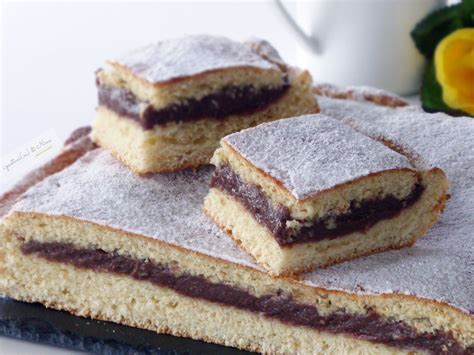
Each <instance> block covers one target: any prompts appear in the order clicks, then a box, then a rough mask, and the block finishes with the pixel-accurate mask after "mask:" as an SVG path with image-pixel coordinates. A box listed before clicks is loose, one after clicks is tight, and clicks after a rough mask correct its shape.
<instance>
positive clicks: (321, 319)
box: [21, 240, 474, 354]
mask: <svg viewBox="0 0 474 355" xmlns="http://www.w3.org/2000/svg"><path fill="white" fill-rule="evenodd" d="M21 251H22V253H23V254H25V255H35V256H37V257H40V258H44V259H46V260H48V261H51V262H59V263H65V264H70V265H73V266H75V267H78V268H83V269H91V270H96V271H99V272H109V273H114V274H119V275H125V276H129V277H131V278H132V279H135V280H139V281H147V282H151V283H152V284H154V285H156V286H159V287H164V288H167V289H171V290H173V291H175V292H177V293H178V294H181V295H184V296H186V297H191V298H198V299H202V300H205V301H209V302H214V303H219V304H223V305H225V306H231V307H235V308H237V309H242V310H246V311H249V312H253V313H258V314H261V315H262V316H264V317H268V318H273V319H277V320H279V321H281V322H283V323H287V324H291V325H297V326H304V327H309V328H313V329H316V330H321V331H326V332H330V333H333V334H338V333H343V334H348V335H350V336H353V337H355V338H357V339H363V340H367V341H370V342H374V343H381V344H385V345H388V346H392V347H397V348H401V349H408V350H412V349H416V350H422V351H427V352H429V353H432V354H439V353H449V354H472V353H473V352H474V347H469V348H467V349H465V348H463V346H462V345H461V344H460V343H459V342H458V341H456V340H455V339H454V337H453V336H452V335H451V334H450V333H448V332H442V331H437V332H435V333H419V332H417V331H416V329H414V328H412V327H410V326H409V325H407V324H406V323H404V322H403V321H391V320H388V319H384V318H383V317H381V316H380V315H378V314H377V313H376V312H373V311H369V312H368V313H367V314H364V315H354V314H350V313H347V312H342V311H341V312H334V313H331V314H328V315H321V314H319V312H318V310H317V308H316V307H314V306H311V305H307V304H303V303H298V302H296V301H294V300H293V299H292V297H291V295H285V294H283V293H276V294H271V295H265V296H260V297H257V296H255V295H252V294H251V293H249V292H248V291H246V290H244V289H241V288H237V287H233V286H229V285H226V284H221V283H214V282H211V281H209V280H207V279H206V278H205V277H204V276H199V275H198V276H196V275H190V274H187V273H185V272H184V273H183V272H181V273H180V272H179V271H178V270H177V269H176V268H175V267H173V268H170V267H168V266H166V265H163V264H159V263H154V262H151V261H150V260H138V259H134V258H132V257H130V256H124V255H118V254H113V253H107V252H105V251H103V250H100V249H84V248H77V247H75V246H74V245H73V244H70V243H59V242H49V243H42V242H38V241H35V240H31V241H28V242H24V243H23V245H22V246H21Z"/></svg>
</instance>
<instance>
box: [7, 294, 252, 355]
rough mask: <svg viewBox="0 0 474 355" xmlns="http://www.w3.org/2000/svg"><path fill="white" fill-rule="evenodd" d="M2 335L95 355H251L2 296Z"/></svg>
mask: <svg viewBox="0 0 474 355" xmlns="http://www.w3.org/2000/svg"><path fill="white" fill-rule="evenodd" d="M0 335H2V336H7V337H12V338H18V339H23V340H28V341H33V342H38V343H42V344H48V345H53V346H57V347H63V348H67V349H71V350H78V351H85V352H91V353H96V354H223V355H237V354H248V353H245V352H242V351H239V350H237V349H233V348H226V347H223V346H218V345H213V344H207V343H205V342H201V341H196V340H192V339H187V338H178V337H173V336H170V335H161V334H156V333H154V332H150V331H147V330H142V329H137V328H132V327H127V326H125V325H119V324H115V323H111V322H103V321H97V320H92V319H88V318H82V317H77V316H74V315H72V314H69V313H67V312H63V311H55V310H51V309H47V308H45V307H44V306H42V305H40V304H37V303H36V304H30V303H24V302H18V301H14V300H12V299H9V298H5V297H1V296H0Z"/></svg>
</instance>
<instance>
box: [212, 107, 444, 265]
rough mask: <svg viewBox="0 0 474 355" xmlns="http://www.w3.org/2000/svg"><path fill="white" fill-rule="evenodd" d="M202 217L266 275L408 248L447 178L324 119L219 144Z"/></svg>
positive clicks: (434, 211) (284, 124) (279, 125)
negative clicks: (214, 223)
mask: <svg viewBox="0 0 474 355" xmlns="http://www.w3.org/2000/svg"><path fill="white" fill-rule="evenodd" d="M221 145H222V147H221V148H219V149H218V150H217V151H216V152H215V154H214V157H213V159H212V162H213V163H214V164H215V166H216V170H215V172H214V175H213V177H212V179H211V182H210V187H211V189H210V192H209V194H208V196H207V197H206V200H205V203H204V209H205V211H206V213H207V214H208V215H209V216H210V217H211V218H212V219H213V220H214V221H215V222H216V223H217V225H218V226H220V227H221V228H222V229H223V230H224V231H226V232H227V233H228V234H229V235H230V236H231V237H232V238H233V239H235V240H236V241H237V243H238V244H239V245H240V246H241V247H242V248H243V249H244V250H245V251H247V252H248V253H249V254H250V255H251V256H253V257H254V258H255V259H256V261H257V262H258V263H259V264H261V265H262V266H263V267H265V268H266V269H267V270H269V271H270V272H271V273H273V274H290V273H296V272H301V271H305V270H306V271H308V270H311V269H314V268H316V267H325V266H328V265H331V264H334V263H337V262H341V261H345V260H349V259H353V258H355V257H358V256H361V255H367V254H370V253H374V252H379V251H383V250H387V249H394V248H401V247H404V246H409V245H412V244H413V243H414V242H415V239H416V238H417V237H419V236H420V235H422V234H424V233H426V231H427V230H428V228H429V227H430V226H431V225H432V224H433V223H434V222H435V221H436V220H437V219H438V215H439V214H440V212H441V210H442V209H443V207H444V204H445V200H446V193H447V180H446V176H445V174H444V173H443V172H442V170H440V169H438V168H433V169H428V170H426V171H420V170H417V169H416V168H415V167H414V166H413V165H412V164H411V163H410V161H409V159H408V158H407V157H405V156H404V155H401V154H399V153H397V152H395V151H394V150H392V149H390V148H388V147H386V146H385V145H384V144H382V143H379V142H377V141H376V140H373V139H371V138H369V137H367V136H365V135H363V134H361V133H358V132H356V131H355V130H354V129H352V128H350V127H349V126H347V125H345V124H343V123H341V122H339V121H337V120H335V119H333V118H330V117H328V116H325V115H323V114H313V115H305V116H300V117H297V118H292V119H284V120H279V121H275V122H271V123H266V124H262V125H260V126H258V127H254V128H250V129H247V130H244V131H241V132H238V133H234V134H231V135H229V136H227V137H225V138H223V139H222V141H221Z"/></svg>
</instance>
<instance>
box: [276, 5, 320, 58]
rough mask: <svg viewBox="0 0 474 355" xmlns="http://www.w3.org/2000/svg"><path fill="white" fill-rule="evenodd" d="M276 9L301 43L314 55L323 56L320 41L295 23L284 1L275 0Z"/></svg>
mask: <svg viewBox="0 0 474 355" xmlns="http://www.w3.org/2000/svg"><path fill="white" fill-rule="evenodd" d="M274 1H275V5H276V7H277V8H278V9H279V10H280V13H281V14H282V15H283V18H284V19H285V20H286V23H287V24H288V27H290V28H291V29H292V30H293V32H295V33H296V35H297V36H298V38H299V39H300V41H301V42H302V43H303V44H304V45H305V46H306V47H307V48H308V49H309V50H310V51H311V52H312V53H314V54H321V49H320V46H319V44H318V40H317V39H316V38H315V37H314V36H311V35H308V34H307V33H306V32H305V31H304V30H303V29H302V28H301V27H300V26H299V25H298V23H297V22H296V21H295V19H294V18H293V16H291V14H290V12H289V11H288V9H287V8H286V6H285V5H284V4H283V1H282V0H274Z"/></svg>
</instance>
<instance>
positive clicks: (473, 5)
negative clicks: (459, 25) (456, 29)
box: [460, 0, 474, 27]
mask: <svg viewBox="0 0 474 355" xmlns="http://www.w3.org/2000/svg"><path fill="white" fill-rule="evenodd" d="M460 12H461V18H462V21H463V23H464V27H474V0H464V1H463V2H462V3H461V8H460Z"/></svg>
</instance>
